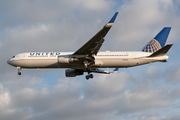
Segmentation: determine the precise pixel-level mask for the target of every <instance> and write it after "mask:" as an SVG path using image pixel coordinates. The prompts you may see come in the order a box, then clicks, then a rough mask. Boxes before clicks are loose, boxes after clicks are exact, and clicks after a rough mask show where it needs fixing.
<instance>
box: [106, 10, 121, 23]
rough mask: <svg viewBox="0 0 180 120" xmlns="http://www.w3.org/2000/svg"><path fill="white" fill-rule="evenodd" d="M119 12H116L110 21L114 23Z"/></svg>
mask: <svg viewBox="0 0 180 120" xmlns="http://www.w3.org/2000/svg"><path fill="white" fill-rule="evenodd" d="M118 13H119V12H115V14H114V16H113V17H112V18H111V20H110V21H109V22H108V23H114V21H115V19H116V17H117V15H118Z"/></svg>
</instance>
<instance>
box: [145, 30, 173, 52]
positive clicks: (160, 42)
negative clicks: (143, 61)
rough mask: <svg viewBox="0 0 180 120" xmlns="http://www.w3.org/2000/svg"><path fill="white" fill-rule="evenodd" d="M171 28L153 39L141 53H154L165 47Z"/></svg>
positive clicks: (162, 31)
mask: <svg viewBox="0 0 180 120" xmlns="http://www.w3.org/2000/svg"><path fill="white" fill-rule="evenodd" d="M170 30H171V27H164V28H163V29H162V30H161V31H160V32H159V33H158V34H157V35H156V37H154V39H152V40H151V41H150V42H149V43H148V44H147V45H146V46H145V47H144V48H143V49H142V50H141V52H151V53H154V52H156V51H157V50H159V49H161V48H162V47H164V45H165V43H166V41H167V38H168V35H169V32H170Z"/></svg>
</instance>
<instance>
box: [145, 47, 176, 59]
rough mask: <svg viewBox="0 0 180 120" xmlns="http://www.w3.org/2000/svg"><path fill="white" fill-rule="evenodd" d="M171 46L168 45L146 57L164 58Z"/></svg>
mask: <svg viewBox="0 0 180 120" xmlns="http://www.w3.org/2000/svg"><path fill="white" fill-rule="evenodd" d="M172 45H173V44H168V45H166V46H165V47H163V48H161V49H159V50H158V51H156V52H155V53H153V54H151V55H150V56H148V57H157V56H164V55H165V54H166V53H167V52H168V51H169V49H170V48H171V46H172Z"/></svg>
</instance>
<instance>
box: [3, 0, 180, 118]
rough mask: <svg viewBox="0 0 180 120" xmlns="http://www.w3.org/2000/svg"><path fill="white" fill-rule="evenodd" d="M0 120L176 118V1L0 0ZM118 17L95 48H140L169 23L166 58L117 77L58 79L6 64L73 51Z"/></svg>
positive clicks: (179, 82)
mask: <svg viewBox="0 0 180 120" xmlns="http://www.w3.org/2000/svg"><path fill="white" fill-rule="evenodd" d="M0 3H1V4H0V55H1V58H0V66H1V67H0V111H1V112H0V119H1V120H11V119H13V120H20V119H21V120H37V119H38V120H49V119H51V120H59V119H61V120H71V119H73V120H84V119H86V120H117V119H118V120H119V119H129V120H175V119H180V116H179V113H180V112H179V111H180V107H179V106H180V97H179V95H180V92H179V91H180V74H179V73H180V64H179V60H180V56H179V47H180V42H179V38H180V35H179V31H180V27H179V26H180V22H179V21H180V9H179V8H180V2H179V1H178V0H146V1H145V0H128V1H125V0H120V1H117V0H87V1H84V0H66V1H62V0H51V1H49V0H16V1H9V0H6V1H3V0H1V1H0ZM116 11H119V15H118V17H117V19H116V21H115V24H114V26H113V27H112V29H111V30H110V32H109V33H108V35H107V36H106V38H105V43H104V45H103V46H102V48H101V51H105V50H110V51H123V50H125V51H126V50H140V49H141V48H143V47H144V45H145V44H147V43H148V42H149V41H150V40H151V39H152V38H153V37H154V36H155V35H156V34H157V33H158V32H159V31H160V30H161V29H162V28H163V27H166V26H167V27H172V31H171V33H170V35H169V38H168V41H167V43H173V44H174V45H173V47H172V49H171V50H170V51H169V52H168V56H169V57H170V58H169V60H168V62H167V63H154V64H152V65H143V66H139V67H136V68H128V69H120V70H119V71H120V72H118V73H117V74H111V75H99V74H95V78H94V79H92V80H90V81H86V80H85V79H84V76H80V77H76V78H66V77H65V75H64V69H62V70H54V69H53V70H22V76H18V75H17V69H16V68H14V67H11V66H9V65H8V64H7V60H8V59H9V58H10V57H12V56H13V55H15V54H18V53H21V52H35V51H60V52H62V51H76V50H77V49H78V48H79V47H81V46H82V45H83V44H84V43H86V42H87V41H88V40H89V39H90V38H91V37H92V36H93V35H94V34H96V33H97V32H98V31H99V30H100V29H101V28H102V27H103V26H104V25H105V24H106V23H107V22H108V21H109V19H110V18H111V17H112V15H113V14H114V12H116Z"/></svg>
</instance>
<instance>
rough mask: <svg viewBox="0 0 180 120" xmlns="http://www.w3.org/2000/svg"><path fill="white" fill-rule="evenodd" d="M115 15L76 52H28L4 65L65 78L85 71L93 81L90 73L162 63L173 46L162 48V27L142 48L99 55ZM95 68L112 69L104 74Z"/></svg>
mask: <svg viewBox="0 0 180 120" xmlns="http://www.w3.org/2000/svg"><path fill="white" fill-rule="evenodd" d="M117 15H118V12H116V13H115V14H114V16H113V17H112V19H111V20H110V21H109V22H108V23H107V24H106V25H105V26H104V27H103V28H102V29H101V30H100V31H99V32H98V33H97V34H96V35H95V36H94V37H92V38H91V39H90V40H89V41H88V42H87V43H86V44H84V45H83V46H82V47H81V48H80V49H78V50H77V51H76V52H30V53H20V54H17V55H15V56H13V57H12V58H10V59H9V60H8V61H7V63H8V64H10V65H12V66H14V67H17V69H18V74H19V75H21V72H20V71H21V69H22V68H68V69H67V70H66V71H65V74H66V77H76V76H78V75H83V74H84V72H87V73H88V75H86V79H87V80H88V79H89V78H93V74H91V73H93V72H94V73H104V74H110V73H114V72H117V71H118V69H119V68H127V67H134V66H139V65H143V64H148V63H153V62H166V60H167V59H168V58H169V57H168V56H166V53H167V52H168V50H169V49H170V48H171V46H172V45H173V44H168V45H166V46H165V43H166V40H167V38H168V35H169V32H170V30H171V27H164V28H163V29H162V30H161V31H160V32H159V33H158V34H157V35H156V36H155V37H154V38H153V39H152V40H151V41H150V42H149V43H148V44H147V45H146V46H145V47H143V49H141V50H140V51H136V52H99V49H100V48H101V46H102V44H103V42H104V37H105V36H106V34H107V33H108V31H109V30H110V28H111V27H112V25H113V23H114V21H115V19H116V17H117ZM99 68H115V70H114V71H104V70H101V69H99Z"/></svg>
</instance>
